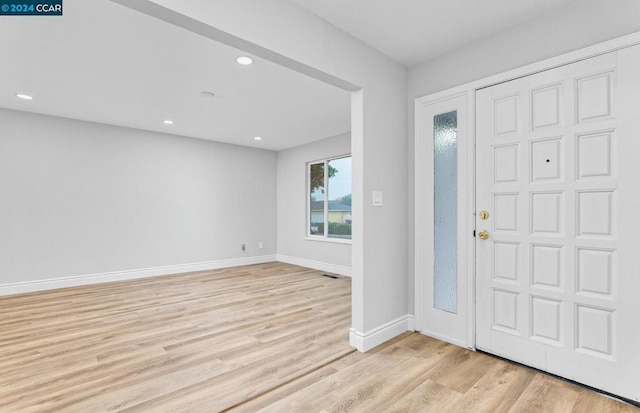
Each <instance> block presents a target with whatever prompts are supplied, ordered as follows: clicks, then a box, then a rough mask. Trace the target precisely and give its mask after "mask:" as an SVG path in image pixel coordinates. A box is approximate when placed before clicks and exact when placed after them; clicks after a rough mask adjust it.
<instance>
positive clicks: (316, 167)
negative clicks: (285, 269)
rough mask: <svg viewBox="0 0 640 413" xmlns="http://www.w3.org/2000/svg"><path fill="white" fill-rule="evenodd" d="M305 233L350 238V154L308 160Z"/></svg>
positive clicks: (314, 235) (326, 237)
mask: <svg viewBox="0 0 640 413" xmlns="http://www.w3.org/2000/svg"><path fill="white" fill-rule="evenodd" d="M307 187H308V188H309V192H308V193H309V204H308V205H309V210H308V214H307V216H308V217H309V226H308V230H309V232H308V235H309V237H312V238H316V237H317V238H318V239H332V240H340V239H342V240H350V239H351V156H344V157H341V158H334V159H328V160H324V161H318V162H311V163H309V169H308V179H307Z"/></svg>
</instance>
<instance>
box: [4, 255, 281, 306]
mask: <svg viewBox="0 0 640 413" xmlns="http://www.w3.org/2000/svg"><path fill="white" fill-rule="evenodd" d="M274 261H277V260H276V256H275V255H261V256H257V257H243V258H232V259H228V260H218V261H208V262H198V263H193V264H178V265H167V266H164V267H153V268H142V269H136V270H125V271H114V272H106V273H100V274H89V275H78V276H73V277H61V278H51V279H47V280H37V281H26V282H19V283H13V284H2V285H0V296H3V295H10V294H21V293H30V292H35V291H44V290H53V289H56V288H67V287H78V286H81V285H91V284H101V283H106V282H113V281H125V280H133V279H137V278H146V277H156V276H160V275H170V274H179V273H184V272H192V271H207V270H216V269H219V268H230V267H239V266H241V265H252V264H264V263H267V262H274Z"/></svg>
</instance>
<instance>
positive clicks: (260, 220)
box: [0, 110, 276, 285]
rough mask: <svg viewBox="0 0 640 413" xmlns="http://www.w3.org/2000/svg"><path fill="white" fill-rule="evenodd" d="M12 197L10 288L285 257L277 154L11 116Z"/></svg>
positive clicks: (5, 193)
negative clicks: (279, 235) (279, 231)
mask: <svg viewBox="0 0 640 413" xmlns="http://www.w3.org/2000/svg"><path fill="white" fill-rule="evenodd" d="M0 188H1V190H0V234H1V235H0V285H3V284H11V283H20V282H27V281H35V280H44V279H51V278H58V277H69V276H80V275H90V274H96V273H105V272H113V271H122V270H131V269H144V268H151V267H159V266H169V265H177V264H190V263H202V262H209V261H216V260H228V259H233V258H242V257H249V256H257V255H269V254H271V255H272V256H273V254H275V252H276V235H275V233H276V222H275V217H276V197H275V193H276V153H275V152H272V151H265V150H259V149H251V148H246V147H241V146H234V145H227V144H219V143H214V142H208V141H203V140H197V139H191V138H184V137H178V136H172V135H165V134H159V133H152V132H144V131H139V130H133V129H126V128H121V127H115V126H107V125H102V124H97V123H89V122H81V121H75V120H69V119H63V118H56V117H49V116H42V115H36V114H30V113H25V112H16V111H9V110H0ZM259 241H262V242H264V249H261V250H258V249H257V246H258V242H259ZM242 243H245V244H247V248H248V253H247V254H246V255H243V254H242V253H241V250H240V245H241V244H242Z"/></svg>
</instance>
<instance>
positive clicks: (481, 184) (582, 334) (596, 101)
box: [476, 47, 640, 400]
mask: <svg viewBox="0 0 640 413" xmlns="http://www.w3.org/2000/svg"><path fill="white" fill-rule="evenodd" d="M639 55H640V53H639V52H638V47H633V48H628V49H624V50H621V51H618V52H612V53H609V54H606V55H602V56H599V57H596V58H592V59H589V60H585V61H581V62H578V63H574V64H571V65H567V66H563V67H559V68H556V69H553V70H549V71H545V72H541V73H538V74H535V75H531V76H527V77H524V78H521V79H517V80H514V81H511V82H506V83H502V84H499V85H495V86H492V87H489V88H486V89H482V90H479V91H478V92H477V94H476V115H477V118H476V127H477V130H476V139H477V141H476V145H477V147H476V168H477V170H476V180H477V181H476V191H477V192H476V202H477V203H476V210H477V211H480V210H486V211H487V212H488V213H489V214H488V217H487V218H486V219H482V218H481V217H480V214H478V217H477V219H476V228H477V230H478V231H481V230H486V231H487V232H488V233H489V238H488V239H486V240H481V239H477V241H476V277H477V288H476V301H477V304H476V305H477V312H476V317H477V319H476V328H477V330H476V345H477V347H478V348H479V349H482V350H486V351H488V352H491V353H495V354H498V355H500V356H504V357H506V358H510V359H513V360H515V361H518V362H522V363H525V364H528V365H531V366H534V367H537V368H540V369H543V370H546V371H549V372H552V373H556V374H558V375H561V376H563V377H567V378H569V379H573V380H576V381H580V382H583V383H585V384H587V385H590V386H593V387H596V388H600V389H603V390H606V391H609V392H612V393H615V394H618V395H621V396H623V397H627V398H630V399H633V400H638V399H639V397H640V373H638V372H639V371H640V356H639V353H640V334H639V331H640V328H638V327H637V321H633V318H634V315H635V316H636V317H637V315H640V305H639V304H638V303H640V300H638V299H637V296H638V293H640V289H639V287H640V283H639V281H638V280H639V279H640V268H639V267H640V265H639V263H640V259H638V255H639V254H638V251H637V250H638V246H639V243H638V241H637V239H636V235H637V234H638V233H640V221H639V219H638V217H637V215H638V214H640V209H639V206H640V205H639V198H640V197H639V195H638V192H639V191H638V189H637V188H638V184H637V182H635V183H634V178H632V177H636V179H637V177H640V162H638V161H637V160H636V158H637V155H638V154H640V145H639V144H638V142H639V141H640V121H639V120H638V119H640V116H639V115H638V112H637V110H638V109H637V108H638V107H640V106H638V103H639V102H638V101H639V100H640V98H639V97H638V95H639V94H640V93H639V92H640V87H639V85H640V77H639V74H640V64H639V61H640V59H639ZM634 105H635V106H634ZM634 108H635V109H634ZM634 110H635V113H634Z"/></svg>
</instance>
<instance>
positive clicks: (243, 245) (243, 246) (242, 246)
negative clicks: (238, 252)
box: [240, 244, 247, 254]
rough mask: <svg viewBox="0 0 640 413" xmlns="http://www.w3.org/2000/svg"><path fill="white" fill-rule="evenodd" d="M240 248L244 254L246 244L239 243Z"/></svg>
mask: <svg viewBox="0 0 640 413" xmlns="http://www.w3.org/2000/svg"><path fill="white" fill-rule="evenodd" d="M240 248H241V249H242V253H243V254H244V253H245V252H247V244H242V245H240Z"/></svg>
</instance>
